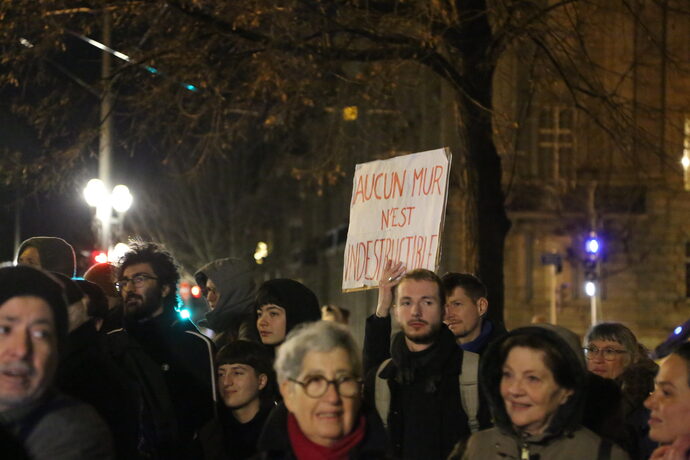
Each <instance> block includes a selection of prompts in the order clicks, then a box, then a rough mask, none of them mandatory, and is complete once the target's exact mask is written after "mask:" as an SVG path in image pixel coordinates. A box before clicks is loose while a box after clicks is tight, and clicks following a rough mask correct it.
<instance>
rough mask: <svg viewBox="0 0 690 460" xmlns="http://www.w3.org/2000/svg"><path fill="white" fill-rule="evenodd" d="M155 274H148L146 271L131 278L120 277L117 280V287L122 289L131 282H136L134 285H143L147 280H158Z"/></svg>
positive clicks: (119, 289)
mask: <svg viewBox="0 0 690 460" xmlns="http://www.w3.org/2000/svg"><path fill="white" fill-rule="evenodd" d="M157 279H158V278H156V277H155V276H152V275H149V274H146V273H137V274H136V275H134V276H133V277H131V278H120V279H119V280H117V281H116V282H115V287H116V288H117V290H118V291H121V290H123V289H124V288H125V286H127V285H128V284H129V282H130V281H131V282H133V283H134V287H138V288H139V287H142V286H143V285H144V283H145V282H146V280H157Z"/></svg>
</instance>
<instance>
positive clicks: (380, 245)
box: [342, 149, 450, 290]
mask: <svg viewBox="0 0 690 460" xmlns="http://www.w3.org/2000/svg"><path fill="white" fill-rule="evenodd" d="M449 168H450V158H449V153H447V152H446V150H445V149H438V150H430V151H427V152H421V153H414V154H412V155H405V156H401V157H396V158H391V159H389V160H382V161H372V162H370V163H363V164H359V165H357V167H356V168H355V176H354V181H353V188H352V201H351V202H350V227H349V230H348V233H347V244H346V246H345V261H344V267H343V286H342V288H343V290H351V289H359V288H362V287H366V286H376V285H377V284H378V279H379V277H380V275H381V270H382V269H383V265H384V264H385V262H386V260H388V259H392V260H394V261H398V260H399V261H402V262H403V264H405V266H406V267H407V269H408V270H412V269H414V268H427V269H429V270H435V269H436V264H437V259H438V251H439V247H440V246H439V245H440V241H439V240H440V232H441V229H442V225H443V216H444V214H445V205H446V196H447V189H448V172H449V171H448V170H449Z"/></svg>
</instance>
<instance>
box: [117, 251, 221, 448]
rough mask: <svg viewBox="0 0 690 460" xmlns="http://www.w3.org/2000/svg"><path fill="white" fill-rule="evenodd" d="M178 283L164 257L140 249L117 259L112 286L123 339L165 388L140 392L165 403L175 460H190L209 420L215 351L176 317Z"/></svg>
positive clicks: (166, 255)
mask: <svg viewBox="0 0 690 460" xmlns="http://www.w3.org/2000/svg"><path fill="white" fill-rule="evenodd" d="M179 279H180V275H179V271H178V269H177V265H176V263H175V261H174V259H173V257H172V256H171V255H170V253H168V252H167V251H165V250H164V249H163V248H161V247H160V246H159V245H157V244H155V243H141V244H135V245H132V246H131V247H130V251H129V252H127V253H126V254H125V255H124V256H123V258H122V259H121V261H120V266H119V271H118V277H117V283H116V284H117V287H118V289H119V291H120V295H121V296H122V301H123V309H124V319H125V330H126V332H127V334H128V335H129V336H130V337H131V338H133V339H134V341H136V343H137V344H138V345H139V346H140V347H141V349H142V350H143V351H144V352H145V353H146V354H147V355H148V357H150V358H151V360H152V361H153V362H154V363H156V367H157V368H158V370H160V372H162V374H163V380H164V381H165V388H157V385H155V383H154V382H152V381H151V382H147V385H146V386H147V387H151V388H156V390H155V391H156V395H155V396H156V397H157V398H159V399H160V398H165V399H168V400H169V401H171V403H172V406H173V407H172V408H173V411H174V413H175V420H176V422H177V431H178V433H179V438H178V442H179V446H178V448H179V450H177V451H176V452H175V454H176V455H177V456H179V458H190V457H193V456H194V455H195V453H196V452H195V451H194V449H195V448H196V447H194V446H195V443H194V442H193V439H194V434H195V432H196V431H197V430H198V429H200V428H201V427H202V426H203V425H204V424H205V423H206V422H207V421H208V420H210V419H211V418H212V417H213V414H214V408H215V400H216V388H215V379H214V376H215V370H214V367H213V354H214V351H215V350H214V347H213V343H212V342H211V341H210V340H209V339H208V338H207V337H205V336H204V335H202V334H201V333H199V331H198V330H197V328H196V326H194V324H193V323H192V322H191V321H189V320H183V319H181V318H180V317H179V315H178V314H177V311H176V307H177V303H178V296H177V284H178V282H179ZM152 377H153V376H152ZM165 390H167V391H165ZM165 393H167V395H165V396H164V394H165ZM166 430H167V428H166ZM166 455H167V456H169V455H170V454H169V453H168V454H166Z"/></svg>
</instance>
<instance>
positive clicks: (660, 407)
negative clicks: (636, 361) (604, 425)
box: [645, 342, 690, 460]
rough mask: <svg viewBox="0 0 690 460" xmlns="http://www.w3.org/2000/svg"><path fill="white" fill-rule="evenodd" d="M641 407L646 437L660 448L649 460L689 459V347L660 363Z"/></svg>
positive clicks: (685, 346)
mask: <svg viewBox="0 0 690 460" xmlns="http://www.w3.org/2000/svg"><path fill="white" fill-rule="evenodd" d="M645 406H646V407H647V408H648V409H649V410H650V411H651V417H650V418H649V426H650V432H649V435H650V437H651V438H652V439H653V440H654V441H657V442H660V443H662V444H663V445H662V446H661V447H659V448H658V449H656V450H655V451H654V453H653V454H652V456H651V457H650V458H651V460H687V459H690V343H687V342H686V343H684V344H682V345H681V346H680V347H678V348H677V349H676V350H675V351H674V352H673V353H671V354H670V355H669V356H668V357H667V358H666V359H665V360H664V361H663V362H662V363H661V367H660V368H659V373H658V374H657V376H656V379H655V384H654V391H653V392H652V394H650V395H649V397H648V398H647V400H646V401H645Z"/></svg>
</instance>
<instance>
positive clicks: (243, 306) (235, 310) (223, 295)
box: [194, 257, 258, 348]
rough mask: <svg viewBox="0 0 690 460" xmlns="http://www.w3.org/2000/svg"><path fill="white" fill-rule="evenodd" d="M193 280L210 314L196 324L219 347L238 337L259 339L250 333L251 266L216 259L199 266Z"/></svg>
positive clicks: (251, 320)
mask: <svg viewBox="0 0 690 460" xmlns="http://www.w3.org/2000/svg"><path fill="white" fill-rule="evenodd" d="M194 279H195V280H196V283H197V284H198V285H199V287H201V292H202V293H203V294H204V297H205V298H206V302H207V303H208V306H209V311H208V312H207V313H206V317H205V318H204V320H202V321H201V322H200V323H199V324H200V325H201V326H205V327H208V328H209V329H211V330H213V331H214V332H215V333H216V335H215V336H214V338H213V341H214V342H215V344H216V346H217V347H218V348H221V347H223V346H224V345H226V344H228V343H229V342H231V341H233V340H236V339H238V338H243V339H251V340H258V337H256V335H255V334H251V333H250V331H253V330H254V328H253V327H249V328H247V327H245V326H246V325H247V324H251V323H253V322H254V312H253V310H252V307H253V305H254V297H255V296H256V285H255V283H254V267H253V266H252V265H251V264H250V263H248V262H245V261H243V260H240V259H234V258H229V257H228V258H225V259H218V260H214V261H213V262H210V263H208V264H206V265H204V266H203V267H201V268H200V269H199V270H198V271H197V272H196V273H195V274H194Z"/></svg>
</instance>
